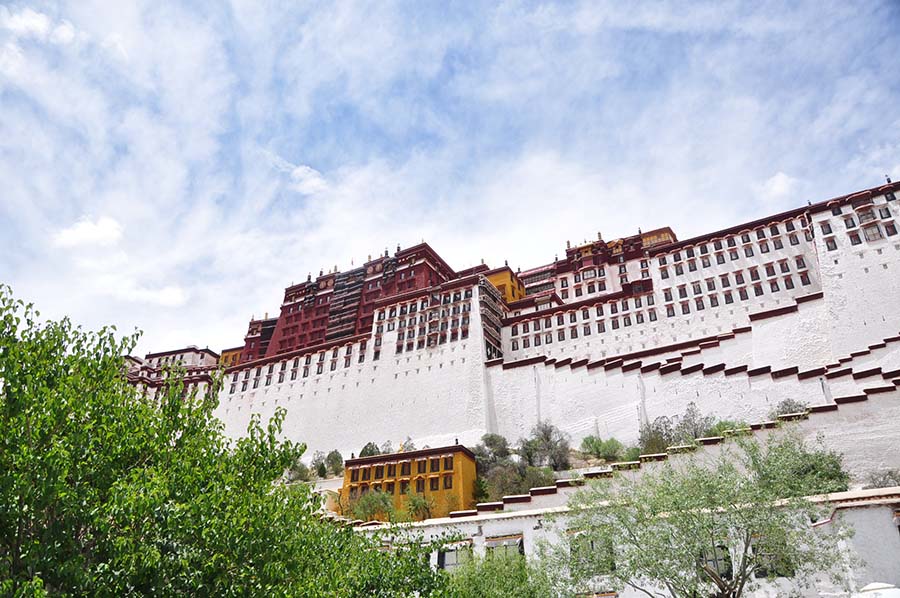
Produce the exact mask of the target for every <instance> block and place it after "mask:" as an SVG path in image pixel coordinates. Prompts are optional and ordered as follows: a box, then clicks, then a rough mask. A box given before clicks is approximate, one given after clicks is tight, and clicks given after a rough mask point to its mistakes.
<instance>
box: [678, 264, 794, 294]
mask: <svg viewBox="0 0 900 598" xmlns="http://www.w3.org/2000/svg"><path fill="white" fill-rule="evenodd" d="M794 264H795V266H796V267H797V270H799V271H800V282H801V284H802V285H804V286H805V285H808V284H810V279H809V273H808V272H807V271H806V260H805V259H804V257H803V256H802V255H798V256H796V257H795V258H794ZM763 270H764V272H765V274H766V278H774V277H775V276H777V275H778V272H780V273H781V274H789V273H790V272H791V266H790V263H789V262H788V260H782V261H779V262H777V272H776V263H775V262H773V263H769V264H766V265H765V266H763ZM748 273H749V276H750V280H751V281H752V282H759V281H760V280H761V276H760V272H759V268H755V267H754V268H750V269H749V270H748ZM732 276H733V277H734V283H735V285H742V284H745V283H746V280H745V277H744V272H743V271H742V270H738V271H736V272H733V273H731V274H720V275H719V276H718V279H719V284H720V285H721V287H722V288H723V289H726V288H728V287H730V286H731V278H732ZM704 282H705V286H706V290H707V291H715V290H716V277H711V278H707V279H706V280H705V281H694V282H692V283H691V284H690V287H691V290H692V292H693V294H694V295H700V294H702V293H703V286H704ZM788 288H793V286H791V287H788ZM676 290H677V293H678V297H679V298H680V299H686V298H687V296H688V285H680V286H678V287H676ZM663 297H664V299H665V300H666V301H672V298H673V289H672V288H668V289H663Z"/></svg>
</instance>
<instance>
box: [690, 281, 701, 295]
mask: <svg viewBox="0 0 900 598" xmlns="http://www.w3.org/2000/svg"><path fill="white" fill-rule="evenodd" d="M692 290H693V291H694V294H695V295H699V294H700V293H702V292H703V287H701V286H700V283H699V282H695V283H694V284H693V285H692Z"/></svg>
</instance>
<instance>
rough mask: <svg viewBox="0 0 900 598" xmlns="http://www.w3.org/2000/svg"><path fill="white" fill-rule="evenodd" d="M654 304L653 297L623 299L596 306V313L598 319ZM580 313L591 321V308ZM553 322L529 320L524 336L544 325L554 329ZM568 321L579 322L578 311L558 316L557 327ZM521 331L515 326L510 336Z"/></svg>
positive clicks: (547, 319)
mask: <svg viewBox="0 0 900 598" xmlns="http://www.w3.org/2000/svg"><path fill="white" fill-rule="evenodd" d="M654 302H655V299H654V297H653V295H644V296H641V295H638V296H636V297H633V298H625V299H622V300H621V301H610V302H608V303H605V304H604V303H600V304H598V305H595V306H594V311H595V312H596V314H597V317H600V316H603V315H604V313H605V312H606V311H609V313H610V314H617V313H619V310H621V311H622V312H623V313H624V312H627V311H628V310H629V309H631V307H632V305H633V306H634V308H635V309H638V308H641V307H643V306H644V305H645V304H646V305H648V306H651V305H653V304H654ZM604 306H605V307H604ZM580 311H581V319H582V320H588V319H590V317H591V308H589V307H584V308H581V310H580ZM567 314H568V315H567ZM553 320H554V318H553V316H546V317H544V318H535V319H534V320H528V321H527V322H522V324H521V331H522V334H528V333H529V332H530V331H531V330H532V329H534V330H535V331H538V330H540V329H541V326H542V325H543V328H544V329H548V328H552V327H553ZM566 320H568V322H569V323H570V324H574V323H576V322H577V321H578V311H569V312H566V313H564V314H557V315H556V325H557V326H565V325H566ZM519 330H520V325H519V324H513V325H512V327H511V328H510V334H512V336H518V334H519Z"/></svg>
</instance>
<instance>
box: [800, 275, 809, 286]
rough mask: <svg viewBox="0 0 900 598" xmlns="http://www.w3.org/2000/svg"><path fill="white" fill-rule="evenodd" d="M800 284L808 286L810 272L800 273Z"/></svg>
mask: <svg viewBox="0 0 900 598" xmlns="http://www.w3.org/2000/svg"><path fill="white" fill-rule="evenodd" d="M800 284H802V285H803V286H807V285H808V284H809V272H801V273H800Z"/></svg>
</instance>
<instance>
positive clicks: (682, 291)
mask: <svg viewBox="0 0 900 598" xmlns="http://www.w3.org/2000/svg"><path fill="white" fill-rule="evenodd" d="M678 298H679V299H686V298H687V287H678Z"/></svg>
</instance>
